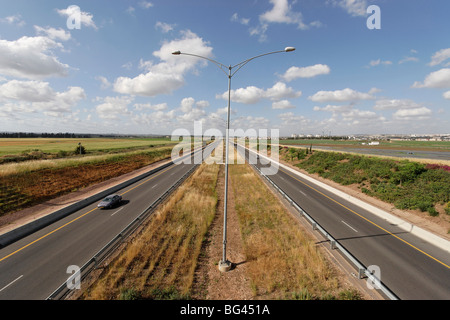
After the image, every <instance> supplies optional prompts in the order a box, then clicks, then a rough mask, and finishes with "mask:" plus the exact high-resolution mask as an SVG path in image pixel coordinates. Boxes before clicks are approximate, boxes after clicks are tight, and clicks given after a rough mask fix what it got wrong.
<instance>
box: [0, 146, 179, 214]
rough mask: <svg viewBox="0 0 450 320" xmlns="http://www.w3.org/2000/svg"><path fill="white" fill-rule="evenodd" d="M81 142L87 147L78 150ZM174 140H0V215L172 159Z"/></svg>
mask: <svg viewBox="0 0 450 320" xmlns="http://www.w3.org/2000/svg"><path fill="white" fill-rule="evenodd" d="M78 143H81V144H82V146H84V147H85V150H84V151H85V152H84V154H82V155H79V154H77V153H75V152H74V151H75V150H76V147H78ZM175 143H177V142H172V141H170V139H104V138H102V139H100V138H99V139H97V138H87V139H70V138H61V139H46V138H44V139H40V138H27V139H20V138H18V139H0V216H2V215H6V214H9V213H12V212H15V211H18V210H21V209H24V208H27V207H30V206H33V205H36V204H39V203H42V202H44V201H47V200H50V199H53V198H55V197H58V196H61V195H64V194H67V193H70V192H73V191H76V190H79V189H81V188H84V187H87V186H90V185H93V184H96V183H100V182H102V181H106V180H108V179H111V178H114V177H117V176H120V175H122V174H125V173H129V172H132V171H134V170H137V169H140V168H142V167H144V166H147V165H150V164H152V163H154V162H156V161H159V160H163V159H167V158H170V156H171V151H172V148H173V146H174V144H175Z"/></svg>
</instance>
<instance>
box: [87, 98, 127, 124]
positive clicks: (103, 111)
mask: <svg viewBox="0 0 450 320" xmlns="http://www.w3.org/2000/svg"><path fill="white" fill-rule="evenodd" d="M96 101H100V102H102V103H101V104H99V105H97V106H96V107H95V110H96V112H97V114H98V116H99V117H100V118H102V119H107V120H117V119H119V118H120V117H121V116H123V115H129V114H130V111H129V110H128V105H129V104H130V103H131V102H133V98H132V97H129V96H122V97H104V98H100V97H97V99H96Z"/></svg>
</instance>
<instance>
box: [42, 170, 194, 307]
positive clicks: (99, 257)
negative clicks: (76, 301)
mask: <svg viewBox="0 0 450 320" xmlns="http://www.w3.org/2000/svg"><path fill="white" fill-rule="evenodd" d="M198 166H199V165H198V164H195V165H194V166H193V167H192V168H191V169H190V170H189V171H188V172H187V173H185V174H184V175H183V176H182V177H181V178H180V179H179V180H178V181H177V182H175V184H173V185H172V186H171V187H170V188H169V189H168V190H167V191H166V192H165V193H164V194H163V195H162V196H161V197H159V198H158V199H157V200H156V201H154V202H153V203H152V204H151V205H150V206H149V207H147V208H146V209H145V210H144V211H142V213H141V214H139V216H138V217H136V218H135V219H134V220H133V221H132V222H131V223H130V224H128V226H126V227H125V228H124V229H123V230H122V231H121V232H120V233H119V234H118V235H116V236H115V237H114V238H113V239H112V240H111V241H110V242H108V244H106V245H105V246H104V247H103V248H102V249H100V251H98V252H97V253H96V254H95V255H94V256H93V257H92V258H91V259H90V260H89V261H88V262H86V263H85V264H84V265H83V266H82V267H81V268H80V273H79V275H78V280H79V281H80V282H81V281H82V280H84V279H85V278H86V277H87V276H88V275H89V273H90V272H91V271H92V270H94V269H96V268H97V267H98V266H99V264H100V263H102V262H103V261H104V260H105V259H106V258H107V257H108V256H109V255H110V254H111V253H112V252H114V250H115V249H116V248H117V247H118V246H119V245H120V244H122V243H123V242H124V240H125V239H126V238H127V237H128V236H129V235H131V234H132V233H133V232H134V231H135V230H136V229H137V228H138V227H139V226H140V225H141V224H142V223H143V222H144V221H145V219H146V218H147V217H148V216H149V215H150V214H151V213H153V212H154V210H155V209H156V207H157V206H158V205H159V204H160V203H161V202H163V201H164V200H165V199H167V197H168V196H169V195H170V194H171V193H172V192H173V191H174V190H176V189H177V188H178V187H179V186H180V185H181V184H182V183H183V181H185V180H186V179H187V178H188V177H189V176H190V175H191V174H192V173H193V172H194V171H195V170H196V169H197V168H198ZM70 278H71V277H69V279H70ZM72 290H73V289H71V288H69V286H68V285H67V281H66V282H64V283H63V284H61V285H60V286H59V287H58V288H57V289H56V290H55V291H54V292H53V293H52V294H50V296H48V298H47V300H62V299H64V298H65V297H66V296H67V295H68V294H69V293H70V292H71V291H72Z"/></svg>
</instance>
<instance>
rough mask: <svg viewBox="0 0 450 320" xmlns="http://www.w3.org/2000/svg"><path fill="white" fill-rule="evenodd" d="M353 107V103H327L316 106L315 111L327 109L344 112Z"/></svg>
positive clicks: (328, 110)
mask: <svg viewBox="0 0 450 320" xmlns="http://www.w3.org/2000/svg"><path fill="white" fill-rule="evenodd" d="M351 109H352V106H351V105H342V106H336V105H330V104H329V105H326V106H325V107H319V106H315V107H314V108H313V110H314V111H327V112H332V113H342V112H348V111H350V110H351Z"/></svg>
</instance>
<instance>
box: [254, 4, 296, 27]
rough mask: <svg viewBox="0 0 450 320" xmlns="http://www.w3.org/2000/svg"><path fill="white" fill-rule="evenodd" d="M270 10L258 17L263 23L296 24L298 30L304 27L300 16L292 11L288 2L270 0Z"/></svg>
mask: <svg viewBox="0 0 450 320" xmlns="http://www.w3.org/2000/svg"><path fill="white" fill-rule="evenodd" d="M270 3H271V4H272V5H273V7H272V9H271V10H269V11H266V12H265V13H263V14H262V15H260V17H259V18H260V20H261V21H263V22H276V23H293V24H298V26H299V27H300V28H302V27H304V24H303V22H302V14H301V13H300V12H294V11H292V8H291V6H290V5H289V2H288V0H270Z"/></svg>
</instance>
